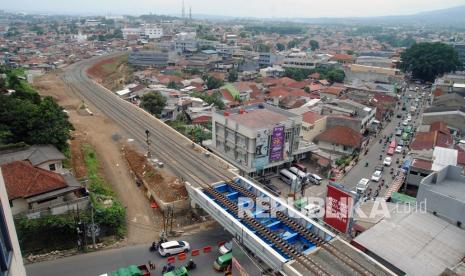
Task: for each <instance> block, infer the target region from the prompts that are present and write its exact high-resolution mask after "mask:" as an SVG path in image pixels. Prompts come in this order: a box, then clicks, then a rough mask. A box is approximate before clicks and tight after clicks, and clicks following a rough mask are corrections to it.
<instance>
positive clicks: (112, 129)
mask: <svg viewBox="0 0 465 276" xmlns="http://www.w3.org/2000/svg"><path fill="white" fill-rule="evenodd" d="M34 86H35V87H36V88H37V90H38V92H39V94H41V95H42V96H52V97H53V98H55V99H56V100H57V101H58V103H59V104H60V105H61V106H63V107H64V108H65V109H66V110H67V111H68V115H69V117H70V122H71V123H72V124H73V125H74V127H75V129H76V131H75V133H74V136H75V137H76V138H75V139H78V140H83V141H86V142H87V143H90V144H91V145H92V146H93V147H94V148H95V150H96V152H97V154H98V157H99V160H100V162H101V166H102V171H103V172H104V177H105V178H106V180H107V182H108V183H110V184H111V185H112V186H113V187H114V189H115V191H116V192H117V194H118V197H119V198H120V199H121V201H122V203H123V204H124V205H125V206H126V208H127V227H128V235H127V236H128V237H127V243H128V244H138V243H149V242H151V241H153V240H155V239H158V234H159V231H160V230H161V228H162V226H161V225H160V222H161V221H162V218H161V217H162V216H161V214H160V213H159V212H157V211H154V210H153V209H152V208H151V207H150V203H149V201H148V199H147V198H146V197H145V196H144V194H143V192H142V190H140V189H139V188H138V187H137V185H136V183H135V181H134V179H133V177H132V176H131V174H130V172H129V169H128V168H127V166H126V162H125V161H124V159H123V156H122V151H121V149H122V146H123V145H122V143H124V141H125V140H126V138H124V137H126V135H125V132H124V131H123V130H122V129H120V128H119V127H118V126H117V125H116V123H114V122H113V121H111V120H109V119H108V118H106V117H105V116H104V115H103V114H102V113H100V112H98V111H97V110H95V108H93V107H92V106H89V108H90V109H91V110H92V112H93V113H94V115H93V116H83V115H80V114H78V113H77V111H76V109H77V108H78V106H79V105H81V103H82V101H81V100H80V99H79V98H78V96H77V95H75V94H74V93H73V92H72V91H70V89H68V87H66V85H64V84H63V82H62V81H61V80H60V78H59V76H58V74H57V73H52V74H47V75H45V76H43V77H41V78H38V79H36V80H35V82H34ZM97 126H98V127H97ZM118 138H120V139H118ZM78 148H79V143H71V149H72V152H77V149H78ZM73 159H74V160H72V163H76V164H78V163H79V162H80V161H79V159H81V160H82V156H79V155H76V156H73ZM74 170H75V173H76V176H77V177H80V176H82V175H85V168H82V167H81V168H80V167H79V166H77V167H76V168H75V169H74Z"/></svg>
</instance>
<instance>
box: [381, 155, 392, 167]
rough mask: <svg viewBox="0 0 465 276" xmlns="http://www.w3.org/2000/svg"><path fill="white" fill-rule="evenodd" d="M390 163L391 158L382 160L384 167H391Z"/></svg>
mask: <svg viewBox="0 0 465 276" xmlns="http://www.w3.org/2000/svg"><path fill="white" fill-rule="evenodd" d="M391 163H392V158H391V157H389V156H387V157H386V158H384V161H383V164H384V166H388V167H389V166H391Z"/></svg>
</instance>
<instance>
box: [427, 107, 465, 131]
mask: <svg viewBox="0 0 465 276" xmlns="http://www.w3.org/2000/svg"><path fill="white" fill-rule="evenodd" d="M437 121H442V122H444V123H445V124H446V125H447V127H448V128H449V129H452V130H455V131H457V132H458V133H465V107H464V106H452V107H447V106H443V107H441V106H440V107H435V106H433V107H429V108H426V109H425V110H424V111H423V117H422V124H424V125H430V124H432V123H434V122H437Z"/></svg>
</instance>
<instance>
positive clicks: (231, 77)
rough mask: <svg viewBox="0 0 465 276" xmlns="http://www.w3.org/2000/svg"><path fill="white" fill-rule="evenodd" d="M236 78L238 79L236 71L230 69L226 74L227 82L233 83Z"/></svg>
mask: <svg viewBox="0 0 465 276" xmlns="http://www.w3.org/2000/svg"><path fill="white" fill-rule="evenodd" d="M237 77H238V75H237V71H236V69H231V70H230V71H229V73H228V81H229V82H235V81H237Z"/></svg>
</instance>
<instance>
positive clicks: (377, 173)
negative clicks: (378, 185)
mask: <svg viewBox="0 0 465 276" xmlns="http://www.w3.org/2000/svg"><path fill="white" fill-rule="evenodd" d="M382 174H383V173H382V172H381V171H375V172H374V173H373V174H372V175H371V180H372V181H375V182H378V181H379V180H380V179H381V176H382Z"/></svg>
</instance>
